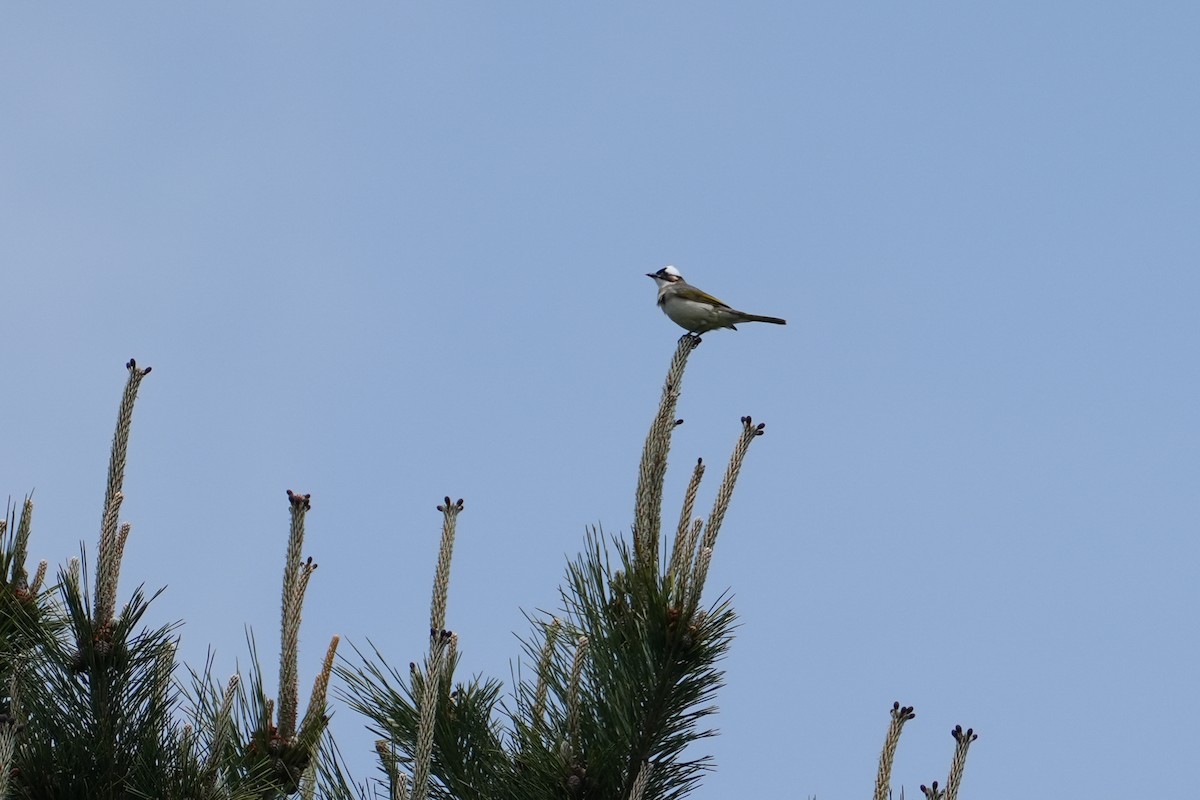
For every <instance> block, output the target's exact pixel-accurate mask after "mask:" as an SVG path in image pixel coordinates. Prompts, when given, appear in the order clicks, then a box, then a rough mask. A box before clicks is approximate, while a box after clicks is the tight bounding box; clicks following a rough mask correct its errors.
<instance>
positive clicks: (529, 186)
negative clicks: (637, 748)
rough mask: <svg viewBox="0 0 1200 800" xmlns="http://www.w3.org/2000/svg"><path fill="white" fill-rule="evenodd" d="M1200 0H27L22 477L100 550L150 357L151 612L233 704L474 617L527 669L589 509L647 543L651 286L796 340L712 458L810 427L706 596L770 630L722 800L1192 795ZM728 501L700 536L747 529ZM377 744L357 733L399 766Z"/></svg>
mask: <svg viewBox="0 0 1200 800" xmlns="http://www.w3.org/2000/svg"><path fill="white" fill-rule="evenodd" d="M1198 31H1200V11H1198V10H1197V7H1196V6H1194V5H1193V4H1188V3H1169V2H1168V3H1158V4H1149V5H1148V4H1135V3H1107V2H1100V3H1095V2H1093V3H1053V4H1045V3H1020V2H1018V3H1007V4H991V5H989V6H987V7H984V6H981V5H980V4H961V3H949V2H936V3H916V4H913V3H905V4H892V3H888V4H885V3H858V2H849V3H826V4H819V5H815V4H808V3H798V2H797V3H791V2H776V3H772V2H762V3H754V4H745V3H740V4H734V3H725V4H716V3H686V4H685V3H670V2H664V3H656V4H653V5H645V4H632V3H608V4H591V5H588V6H584V5H582V4H567V3H503V4H502V3H474V4H472V3H362V4H356V5H355V6H354V7H352V8H350V7H347V6H344V5H341V6H335V5H333V4H329V5H314V4H307V3H299V4H297V3H278V2H271V3H257V4H244V3H205V4H191V5H181V4H168V5H162V4H154V3H146V2H142V3H125V4H120V5H118V6H108V7H104V8H98V7H94V6H86V5H79V6H71V5H46V4H33V3H11V4H7V5H6V6H5V7H4V8H3V10H2V11H0V75H3V76H4V77H3V79H2V80H0V107H2V108H3V114H2V118H3V122H2V123H0V152H3V153H4V154H5V157H4V158H3V159H0V241H2V242H3V249H4V267H3V276H4V279H3V282H2V284H0V285H2V287H3V297H4V322H5V324H4V334H3V338H2V339H0V352H2V353H3V361H2V363H3V366H4V368H5V371H6V373H7V376H8V385H7V391H5V392H4V400H3V403H2V404H0V408H2V409H3V412H4V413H3V420H4V436H3V440H4V444H5V457H4V458H3V459H2V460H0V489H2V490H3V491H5V492H7V493H10V494H11V495H12V496H13V497H14V498H15V499H19V498H20V497H21V496H23V495H24V494H25V493H26V492H28V491H31V490H33V491H35V500H36V502H37V511H36V517H35V529H34V536H35V538H34V540H33V543H32V546H31V555H32V556H33V557H35V558H48V559H50V560H51V561H52V562H53V563H59V562H62V561H64V560H65V559H67V558H68V557H70V556H71V555H72V554H75V553H77V552H78V543H79V542H80V541H81V540H82V541H85V542H86V543H87V545H88V547H89V548H91V547H93V546H94V542H95V539H96V537H97V532H98V527H99V525H98V523H99V517H100V505H101V500H102V497H103V490H104V486H103V477H104V470H105V467H106V462H107V457H108V446H109V441H110V438H111V435H112V426H113V423H114V420H115V413H116V407H117V402H118V400H119V397H120V391H121V387H122V385H123V382H124V379H125V373H124V369H123V364H124V362H125V361H126V360H127V359H128V358H129V357H130V356H134V357H136V358H137V359H138V361H139V363H142V364H147V365H151V366H153V368H154V372H153V373H152V374H151V375H150V376H149V377H148V378H147V380H146V381H145V382H144V383H143V387H142V392H141V399H140V401H139V406H138V409H137V413H136V416H135V422H134V432H133V437H132V443H131V453H130V466H129V473H128V480H127V486H126V488H127V491H126V497H127V499H126V502H125V505H124V507H123V509H122V511H123V514H124V518H125V519H127V520H128V521H130V522H131V523H132V524H133V534H132V536H131V539H130V542H129V546H128V550H127V557H126V561H125V566H124V569H123V571H122V580H123V593H127V592H128V591H129V590H130V589H132V588H133V586H135V585H136V584H138V583H142V582H145V583H146V584H147V585H149V586H151V587H158V586H161V585H164V584H165V585H166V586H167V587H168V588H167V591H166V593H165V594H164V595H163V596H162V597H161V598H160V599H159V600H158V601H157V602H156V604H155V606H154V607H153V609H152V613H151V617H152V618H153V619H155V620H157V621H160V622H166V621H170V620H176V619H186V620H187V624H186V626H185V627H184V628H183V631H182V635H183V644H182V652H183V655H184V657H185V659H187V660H189V661H191V662H192V663H194V664H197V665H199V664H200V663H201V662H202V660H203V657H204V653H205V651H206V649H207V647H208V646H209V644H212V645H213V646H214V647H216V649H217V670H218V673H227V672H231V671H232V670H233V668H234V665H235V663H236V661H237V659H238V658H239V657H240V658H242V660H243V662H244V658H245V652H246V650H245V644H244V633H243V626H245V625H249V626H252V627H253V629H254V630H255V631H256V633H257V636H258V639H259V643H260V651H263V652H273V651H274V648H275V643H276V641H277V633H276V631H277V628H278V593H279V587H280V573H281V569H282V561H283V554H284V544H285V538H286V534H287V504H286V497H285V495H284V490H285V489H289V488H291V489H297V490H300V491H303V492H311V493H312V494H313V511H312V513H311V514H310V515H309V517H308V532H309V533H308V542H307V546H306V548H305V551H306V554H310V555H312V556H313V557H314V558H315V559H316V560H317V561H318V562H319V564H320V569H319V570H318V571H317V573H316V574H315V575H314V577H313V580H312V583H311V588H310V591H309V596H308V601H307V605H306V608H305V611H306V614H305V627H304V630H303V634H302V662H303V663H302V681H303V682H304V684H307V683H308V682H309V681H310V680H311V677H312V674H313V672H314V670H315V669H316V667H317V666H318V664H319V661H320V658H321V656H322V654H323V652H324V648H325V645H326V643H327V642H328V639H329V637H330V636H331V635H333V634H334V633H337V634H341V635H342V636H344V637H346V638H347V639H349V640H350V641H353V642H355V643H358V644H360V645H361V644H364V643H365V642H366V638H367V637H368V636H369V637H371V639H372V640H373V641H374V642H375V643H376V644H377V645H378V646H379V647H380V649H381V650H382V651H383V652H384V653H386V654H388V655H389V657H390V659H391V660H392V662H393V663H396V664H403V663H404V662H406V661H409V660H412V659H413V658H415V657H417V656H418V655H419V653H420V652H421V650H422V648H423V646H424V638H425V626H426V625H427V614H428V602H429V592H430V584H431V580H432V573H433V567H434V563H435V559H436V550H437V536H438V530H439V524H440V517H439V515H438V514H437V512H436V511H435V510H434V506H435V504H436V503H438V502H440V500H441V498H442V496H443V495H446V494H450V495H452V496H454V497H455V498H457V497H463V498H465V499H466V511H465V512H464V514H463V515H462V517H461V518H460V521H459V539H458V545H457V550H456V554H455V564H454V575H453V582H452V587H451V597H450V609H449V618H448V622H449V625H450V627H452V628H453V629H455V630H456V631H457V632H458V633H459V635H460V637H461V645H460V647H461V650H462V652H463V656H464V661H463V665H464V668H465V671H466V672H468V673H476V672H479V673H485V674H489V675H495V676H497V677H501V678H507V677H508V675H509V668H510V659H512V658H515V657H516V655H517V654H518V645H517V642H516V640H515V638H514V636H513V633H514V632H516V633H524V632H525V630H526V625H525V622H524V620H523V617H522V614H521V610H522V609H526V610H534V609H538V608H552V607H553V606H554V603H555V600H556V587H557V586H558V584H559V580H560V578H561V575H562V571H563V566H564V556H566V555H570V554H574V553H575V552H577V550H578V548H579V546H580V544H581V542H582V540H583V535H584V530H585V528H586V527H587V526H589V525H602V526H603V527H604V528H605V529H606V530H609V531H613V532H618V531H627V530H628V525H629V522H630V516H631V513H632V506H633V487H634V482H635V479H636V468H637V459H638V456H639V453H640V447H641V442H642V438H643V437H644V434H645V431H646V428H647V426H648V424H649V421H650V418H651V416H652V414H653V411H654V405H655V403H656V401H657V397H658V394H659V391H660V388H661V380H662V377H663V374H664V372H665V370H666V366H667V362H668V360H669V358H670V355H671V353H672V350H673V347H674V342H675V339H676V337H677V335H678V333H679V331H678V329H677V328H675V327H674V326H673V325H672V324H671V323H670V322H669V321H668V320H667V319H666V318H665V317H663V316H662V314H660V313H659V312H658V310H657V309H656V308H655V307H654V287H653V284H652V283H651V281H649V280H648V279H647V278H645V277H643V275H644V273H646V272H650V271H653V270H655V269H657V268H659V267H661V266H662V265H664V264H667V263H673V264H675V265H677V266H678V267H679V268H680V269H681V270H682V271H683V273H684V274H685V275H686V276H687V277H688V279H689V280H691V281H692V282H693V283H695V284H696V285H698V286H700V287H702V288H704V289H705V290H707V291H709V292H711V293H713V294H716V295H717V296H719V297H721V298H722V299H724V300H726V301H728V302H729V303H731V304H732V305H734V306H736V307H739V308H743V309H745V310H748V311H752V312H757V313H762V314H772V315H778V316H782V317H786V318H788V321H789V324H788V327H786V328H775V327H770V326H754V325H747V326H744V327H743V329H742V330H739V331H738V332H736V333H733V332H718V333H713V334H710V335H708V336H706V337H705V341H704V344H703V346H702V347H701V348H700V349H699V350H698V351H697V352H696V353H695V354H694V355H693V357H692V359H691V363H690V366H689V371H688V375H687V378H686V383H685V386H684V394H683V397H682V400H681V403H680V408H679V411H680V415H681V416H682V417H683V418H685V419H686V424H685V425H684V426H682V428H680V429H679V431H678V433H677V437H676V440H675V443H674V446H673V450H672V455H673V457H674V459H675V462H674V463H675V469H674V471H673V472H672V474H671V476H670V478H669V486H668V514H669V515H673V514H674V513H675V509H676V508H677V505H675V504H676V503H677V502H678V499H679V496H680V494H681V491H682V486H683V484H684V483H685V481H686V478H687V471H688V465H689V464H690V463H691V462H692V461H693V460H694V459H695V458H696V457H698V456H703V457H705V459H706V460H707V461H708V462H710V463H712V464H714V465H723V464H724V461H725V459H726V458H727V456H728V453H729V450H730V448H731V447H732V445H733V443H734V441H735V439H736V437H737V433H738V429H739V423H738V418H739V417H740V416H742V415H743V414H751V415H753V416H754V418H755V419H756V420H759V419H761V420H763V421H765V422H766V423H767V435H766V436H765V437H763V438H762V439H761V440H759V441H757V442H756V443H755V445H754V447H753V448H752V449H751V452H750V454H749V457H748V460H747V463H746V467H745V469H744V471H743V473H742V478H741V482H740V484H739V489H738V493H737V495H736V496H735V498H734V503H733V507H732V509H731V511H730V514H729V516H728V518H727V520H726V523H725V527H724V529H723V533H722V536H721V540H720V542H719V543H718V547H717V551H716V553H715V557H714V563H713V569H712V573H711V577H710V580H709V585H710V587H712V588H714V589H718V588H721V587H729V589H730V591H731V592H732V593H733V595H734V598H735V605H736V607H737V609H738V611H739V612H740V614H741V616H742V627H741V628H740V629H739V631H738V635H737V639H736V642H735V645H734V648H733V650H732V653H731V655H730V657H729V658H728V660H727V662H726V665H725V666H726V667H727V670H728V682H729V685H728V686H727V688H726V689H725V690H724V691H723V692H722V694H721V696H720V706H721V714H720V715H719V717H718V718H717V722H718V724H719V726H720V728H721V736H720V737H719V738H717V739H715V740H712V741H711V742H710V743H708V749H709V751H710V752H711V753H712V754H713V755H714V756H715V757H716V758H717V761H718V764H719V768H718V770H717V771H716V772H715V773H714V774H713V775H712V776H711V777H710V778H709V779H708V781H707V782H706V784H705V786H704V787H703V788H702V789H701V790H700V791H698V792H697V794H696V796H697V797H699V798H719V797H729V796H733V795H734V794H735V793H738V792H742V791H744V790H746V789H747V788H748V787H749V788H752V789H754V790H755V791H756V793H761V794H763V795H764V796H767V795H779V796H786V797H805V796H808V795H811V794H815V795H817V796H818V797H821V798H823V799H824V798H841V797H847V798H848V797H861V796H863V795H864V794H865V793H867V792H869V791H870V788H871V786H872V781H873V779H874V769H875V762H876V759H877V757H878V750H879V746H880V745H881V743H882V740H883V735H884V732H885V729H886V725H887V719H888V717H887V710H888V708H889V707H890V705H891V703H892V701H893V700H900V701H902V702H903V703H905V704H911V705H914V706H916V709H917V718H916V719H915V720H914V721H913V722H912V723H910V725H909V726H908V728H907V729H906V732H905V734H904V738H903V739H902V741H901V744H900V749H899V754H898V758H897V765H896V773H895V785H896V787H897V789H898V788H899V786H900V785H904V786H905V788H906V791H907V793H908V794H909V795H910V796H911V795H913V794H917V790H916V787H917V785H918V784H920V783H929V782H930V781H932V780H944V776H945V773H946V769H947V767H948V766H949V759H950V754H951V752H952V746H953V742H952V740H951V737H950V736H949V730H950V728H951V727H953V725H955V724H958V723H961V724H963V725H964V727H966V726H971V727H974V728H975V729H976V730H978V731H980V733H981V738H980V739H979V741H978V742H977V744H976V745H975V747H974V748H973V750H972V753H971V757H970V761H969V763H968V766H967V773H966V779H965V783H964V795H963V796H964V797H971V798H999V797H1008V796H1011V794H1012V793H1013V791H1014V790H1018V789H1019V790H1023V791H1024V792H1025V793H1030V794H1033V795H1037V796H1046V797H1064V796H1078V797H1105V796H1113V797H1115V796H1123V795H1131V794H1134V793H1138V794H1145V795H1153V796H1183V795H1184V794H1185V792H1186V791H1187V790H1189V789H1190V788H1191V781H1190V780H1186V773H1187V767H1186V765H1187V764H1188V763H1191V762H1192V760H1194V754H1195V750H1196V748H1197V746H1198V745H1200V740H1198V737H1197V734H1196V733H1195V731H1194V730H1193V728H1194V726H1192V725H1191V724H1190V723H1189V722H1188V721H1189V720H1191V719H1194V718H1195V716H1196V714H1197V713H1200V696H1198V692H1197V689H1196V680H1195V664H1196V663H1197V662H1198V661H1200V652H1198V647H1197V639H1196V626H1195V614H1196V612H1197V604H1198V603H1197V601H1198V599H1200V598H1198V592H1197V588H1196V586H1197V577H1198V576H1197V563H1198V562H1200V546H1198V545H1197V533H1198V531H1197V516H1198V515H1197V512H1198V503H1197V486H1198V485H1200V381H1198V380H1197V372H1196V363H1197V344H1198V343H1200V323H1198V321H1197V313H1196V308H1197V298H1198V297H1200V266H1198V265H1200V233H1198V232H1200V226H1198V225H1197V222H1198V220H1200V149H1198V148H1197V142H1200V108H1198V106H1197V95H1196V87H1197V86H1198V85H1200V51H1198V50H1197V48H1196V46H1195V43H1196V37H1197V33H1198ZM718 473H719V471H718V470H715V469H714V470H712V471H710V480H709V482H708V485H707V487H706V488H707V491H706V492H705V493H702V496H701V503H700V506H701V507H702V508H707V506H708V504H709V503H711V498H712V492H713V491H714V488H715V482H716V478H717V474H718ZM360 727H361V726H360V724H359V720H358V719H357V718H355V717H354V716H353V715H352V713H351V712H350V711H348V710H346V709H341V710H339V711H338V712H337V713H336V715H335V718H334V730H335V732H337V733H338V734H339V737H340V740H341V741H342V743H343V746H344V747H345V748H347V749H349V750H351V751H352V753H351V756H352V763H357V764H359V765H360V766H359V768H358V772H359V775H360V776H366V775H370V774H373V766H372V765H371V761H370V759H369V757H368V755H367V754H366V752H365V748H366V747H368V746H369V745H368V742H367V740H366V737H364V736H362V734H361V733H360V732H359V729H360Z"/></svg>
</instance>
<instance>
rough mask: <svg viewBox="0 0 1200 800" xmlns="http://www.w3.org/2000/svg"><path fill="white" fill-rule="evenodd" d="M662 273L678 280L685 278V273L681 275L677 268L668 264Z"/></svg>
mask: <svg viewBox="0 0 1200 800" xmlns="http://www.w3.org/2000/svg"><path fill="white" fill-rule="evenodd" d="M662 271H663V272H665V273H666V274H668V275H673V276H675V277H676V278H682V277H683V273H681V272H680V271H679V270H677V269H675V267H673V266H671V265H670V264H667V265H666V266H665V267H663V268H662Z"/></svg>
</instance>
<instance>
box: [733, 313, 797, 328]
mask: <svg viewBox="0 0 1200 800" xmlns="http://www.w3.org/2000/svg"><path fill="white" fill-rule="evenodd" d="M738 321H739V322H769V323H771V324H772V325H787V320H786V319H780V318H779V317H760V316H759V315H758V314H747V313H745V312H742V318H741V319H740V320H738Z"/></svg>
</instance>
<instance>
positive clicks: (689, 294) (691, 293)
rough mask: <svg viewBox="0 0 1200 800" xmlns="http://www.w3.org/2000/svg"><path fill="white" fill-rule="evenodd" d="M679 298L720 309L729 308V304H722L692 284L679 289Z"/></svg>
mask: <svg viewBox="0 0 1200 800" xmlns="http://www.w3.org/2000/svg"><path fill="white" fill-rule="evenodd" d="M678 292H679V296H680V297H682V298H683V299H684V300H694V301H695V302H697V303H709V304H711V305H714V306H717V307H719V308H729V304H728V303H722V302H721V301H720V300H718V299H717V298H715V297H713V296H712V295H711V294H708V293H707V292H702V291H700V290H699V289H697V288H696V287H695V286H692V285H691V284H690V283H689V284H685V285H683V286H680V287H679V288H678Z"/></svg>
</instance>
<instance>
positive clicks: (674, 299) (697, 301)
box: [646, 266, 787, 335]
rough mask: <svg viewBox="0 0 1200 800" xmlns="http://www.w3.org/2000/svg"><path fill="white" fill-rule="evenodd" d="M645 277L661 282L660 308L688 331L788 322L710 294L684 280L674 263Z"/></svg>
mask: <svg viewBox="0 0 1200 800" xmlns="http://www.w3.org/2000/svg"><path fill="white" fill-rule="evenodd" d="M646 277H648V278H654V282H655V283H657V284H658V306H659V308H661V309H662V310H663V313H664V314H666V315H667V316H668V317H670V318H671V321H672V322H674V323H675V324H676V325H678V326H679V327H681V328H684V329H685V330H687V332H688V333H691V334H695V335H699V334H701V333H707V332H708V331H712V330H716V329H717V328H730V329H732V330H735V331H736V330H737V328H735V327H734V323H735V322H770V323H772V324H774V325H787V321H786V320H782V319H780V318H779V317H760V316H759V315H758V314H747V313H746V312H745V311H736V310H734V309H732V308H730V307H729V306H728V305H726V304H725V303H722V302H721V301H720V300H718V299H717V298H715V297H713V296H712V295H711V294H705V293H704V292H702V291H700V290H699V289H697V288H696V287H695V286H692V285H691V284H690V283H688V282H687V281H685V280H684V279H683V276H682V275H680V274H679V270H677V269H675V268H674V267H670V266H667V267H663V268H662V269H660V270H659V271H658V272H647V273H646Z"/></svg>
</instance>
